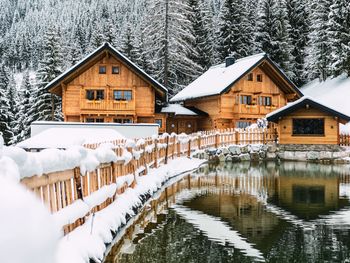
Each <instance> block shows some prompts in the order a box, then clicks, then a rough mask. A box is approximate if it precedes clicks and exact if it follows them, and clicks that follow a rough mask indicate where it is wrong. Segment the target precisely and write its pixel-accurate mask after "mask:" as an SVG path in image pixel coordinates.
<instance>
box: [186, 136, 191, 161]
mask: <svg viewBox="0 0 350 263" xmlns="http://www.w3.org/2000/svg"><path fill="white" fill-rule="evenodd" d="M187 157H188V158H191V139H189V141H188V148H187Z"/></svg>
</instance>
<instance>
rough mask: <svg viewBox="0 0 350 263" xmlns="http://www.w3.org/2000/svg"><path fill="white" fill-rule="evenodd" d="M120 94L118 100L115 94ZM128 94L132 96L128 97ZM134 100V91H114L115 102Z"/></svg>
mask: <svg viewBox="0 0 350 263" xmlns="http://www.w3.org/2000/svg"><path fill="white" fill-rule="evenodd" d="M118 93H119V94H120V97H118V98H116V96H115V94H118ZM126 94H130V96H127V95H126ZM132 100H133V94H132V90H120V89H115V90H113V101H132Z"/></svg>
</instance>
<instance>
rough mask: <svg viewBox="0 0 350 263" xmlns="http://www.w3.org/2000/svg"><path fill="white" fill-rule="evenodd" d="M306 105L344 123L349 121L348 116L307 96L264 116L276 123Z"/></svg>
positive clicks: (349, 117)
mask: <svg viewBox="0 0 350 263" xmlns="http://www.w3.org/2000/svg"><path fill="white" fill-rule="evenodd" d="M306 105H309V106H310V107H312V108H316V109H319V110H321V111H324V112H327V113H329V114H331V115H333V116H336V117H338V118H339V119H340V120H343V121H345V122H349V121H350V116H348V115H346V114H343V113H341V112H339V111H336V110H334V109H333V108H330V107H328V106H326V105H324V104H322V103H320V102H318V101H316V100H314V99H312V98H310V97H308V96H304V97H302V98H300V99H298V100H296V101H294V102H291V103H288V104H287V105H286V106H284V107H282V108H279V109H277V110H275V111H273V112H271V113H269V114H267V115H266V119H267V120H268V121H271V122H277V121H278V120H279V119H280V118H281V117H283V116H286V115H288V114H289V113H292V112H294V111H296V110H298V109H301V108H304V107H305V106H306Z"/></svg>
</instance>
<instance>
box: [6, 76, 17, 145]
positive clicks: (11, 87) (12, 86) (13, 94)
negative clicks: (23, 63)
mask: <svg viewBox="0 0 350 263" xmlns="http://www.w3.org/2000/svg"><path fill="white" fill-rule="evenodd" d="M7 99H8V102H9V114H8V126H9V128H10V130H11V133H12V138H11V140H10V141H9V144H12V143H14V138H15V136H16V121H17V118H16V115H17V114H18V106H19V103H20V101H19V100H18V94H17V89H16V83H15V79H14V77H13V76H11V78H10V81H9V84H8V85H7Z"/></svg>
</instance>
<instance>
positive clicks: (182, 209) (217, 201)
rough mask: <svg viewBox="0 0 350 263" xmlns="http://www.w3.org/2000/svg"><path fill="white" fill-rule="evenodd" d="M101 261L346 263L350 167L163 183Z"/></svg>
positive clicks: (286, 167) (226, 171) (245, 172)
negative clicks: (161, 187) (162, 186)
mask: <svg viewBox="0 0 350 263" xmlns="http://www.w3.org/2000/svg"><path fill="white" fill-rule="evenodd" d="M105 262H108V263H116V262H118V263H119V262H121V263H124V262H125V263H127V262H135V263H136V262H137V263H139V262H140V263H141V262H142V263H143V262H164V263H165V262H167V263H172V262H173V263H180V262H181V263H183V262H350V166H348V165H336V166H332V165H320V164H313V163H301V162H299V163H298V162H285V163H281V164H276V163H273V162H271V163H270V162H267V163H262V164H258V165H252V164H250V163H238V164H220V165H212V164H210V165H206V166H204V167H202V168H200V169H199V170H198V171H196V172H194V173H193V174H191V175H186V176H184V177H182V178H179V179H178V180H177V181H175V182H172V183H171V184H169V185H167V186H165V187H164V189H163V190H162V191H160V193H159V194H158V195H157V196H156V197H155V198H154V200H153V201H151V202H150V204H149V205H147V207H146V208H145V209H144V210H143V211H142V212H141V213H140V215H139V218H138V219H137V220H135V222H134V223H133V224H132V225H131V226H130V227H129V228H128V229H127V230H126V231H125V235H124V237H123V239H121V240H120V241H118V242H116V244H115V245H114V246H113V247H112V248H111V251H110V253H109V255H108V256H107V258H106V260H105Z"/></svg>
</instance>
